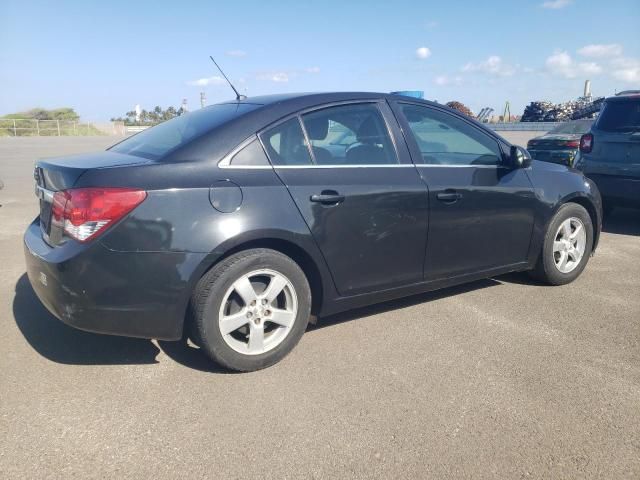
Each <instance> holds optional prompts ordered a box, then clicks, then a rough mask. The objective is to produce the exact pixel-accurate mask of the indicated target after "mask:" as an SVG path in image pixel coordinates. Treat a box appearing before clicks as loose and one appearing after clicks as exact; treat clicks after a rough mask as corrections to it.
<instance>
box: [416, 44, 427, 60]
mask: <svg viewBox="0 0 640 480" xmlns="http://www.w3.org/2000/svg"><path fill="white" fill-rule="evenodd" d="M430 56H431V50H429V49H428V48H427V47H420V48H418V49H417V50H416V58H419V59H420V60H425V59H427V58H429V57H430Z"/></svg>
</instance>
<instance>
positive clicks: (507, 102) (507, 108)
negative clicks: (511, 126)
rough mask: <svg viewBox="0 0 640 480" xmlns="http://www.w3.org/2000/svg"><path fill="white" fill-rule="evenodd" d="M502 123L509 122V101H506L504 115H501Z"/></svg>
mask: <svg viewBox="0 0 640 480" xmlns="http://www.w3.org/2000/svg"><path fill="white" fill-rule="evenodd" d="M507 115H508V116H507ZM502 121H503V122H510V121H511V106H510V105H509V100H507V101H506V103H505V104H504V113H503V114H502Z"/></svg>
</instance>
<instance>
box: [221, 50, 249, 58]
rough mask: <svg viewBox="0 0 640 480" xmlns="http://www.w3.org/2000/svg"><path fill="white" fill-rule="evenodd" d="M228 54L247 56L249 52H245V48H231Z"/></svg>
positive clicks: (230, 55) (231, 55)
mask: <svg viewBox="0 0 640 480" xmlns="http://www.w3.org/2000/svg"><path fill="white" fill-rule="evenodd" d="M226 54H227V55H228V56H229V57H246V56H247V52H245V51H244V50H229V51H228V52H226Z"/></svg>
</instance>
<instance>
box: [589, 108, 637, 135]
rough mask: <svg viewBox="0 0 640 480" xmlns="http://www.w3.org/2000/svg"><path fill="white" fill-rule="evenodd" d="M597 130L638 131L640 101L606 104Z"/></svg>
mask: <svg viewBox="0 0 640 480" xmlns="http://www.w3.org/2000/svg"><path fill="white" fill-rule="evenodd" d="M598 129H599V130H602V131H604V132H637V131H640V100H630V101H624V102H621V101H613V102H606V103H605V104H604V108H603V110H602V113H601V114H600V117H599V118H598Z"/></svg>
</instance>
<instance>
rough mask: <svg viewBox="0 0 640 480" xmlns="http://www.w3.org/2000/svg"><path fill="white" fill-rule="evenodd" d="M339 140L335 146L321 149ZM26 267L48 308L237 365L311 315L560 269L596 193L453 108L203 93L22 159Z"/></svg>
mask: <svg viewBox="0 0 640 480" xmlns="http://www.w3.org/2000/svg"><path fill="white" fill-rule="evenodd" d="M337 143H339V144H340V148H336V147H335V145H336V144H337ZM35 178H36V182H37V189H36V190H37V193H38V196H39V199H40V216H39V218H37V219H36V220H34V222H33V223H32V224H31V225H30V226H29V227H28V229H27V232H26V233H25V255H26V260H27V271H28V275H29V280H30V282H31V284H32V285H33V288H34V289H35V291H36V293H37V295H38V297H39V298H40V299H41V300H42V302H43V303H44V304H45V305H46V306H47V308H48V309H49V310H50V311H51V312H53V314H54V315H56V316H57V317H58V318H60V319H61V320H62V321H64V322H66V323H68V324H70V325H72V326H75V327H78V328H82V329H85V330H90V331H94V332H102V333H111V334H119V335H130V336H138V337H149V338H159V339H170V340H178V339H180V338H183V333H184V332H189V333H190V334H191V337H192V338H193V339H194V341H195V342H196V343H197V344H198V345H200V347H201V348H202V349H203V350H204V351H205V352H206V353H207V354H208V355H210V356H211V358H213V359H214V360H215V361H217V362H219V363H220V364H222V365H224V366H226V367H229V368H231V369H235V370H242V371H247V370H255V369H259V368H263V367H266V366H268V365H271V364H273V363H275V362H277V361H278V360H280V359H281V358H282V357H284V356H285V355H286V354H287V353H288V352H289V351H290V350H291V349H292V348H293V347H294V345H295V344H296V343H297V342H298V340H299V339H300V337H301V336H302V334H303V332H304V331H305V329H306V327H307V323H308V320H309V316H310V314H314V315H317V316H324V315H329V314H333V313H336V312H339V311H343V310H347V309H351V308H355V307H359V306H363V305H367V304H371V303H375V302H383V301H386V300H389V299H393V298H396V297H400V296H405V295H411V294H415V293H418V292H423V291H426V290H433V289H437V288H442V287H446V286H450V285H455V284H459V283H463V282H469V281H473V280H477V279H481V278H485V277H490V276H494V275H499V274H503V273H507V272H512V271H531V272H532V273H533V274H534V275H536V276H537V277H538V278H540V279H542V280H544V281H546V282H548V283H551V284H556V285H559V284H564V283H568V282H571V281H572V280H574V279H575V278H576V277H577V276H578V275H579V274H580V273H581V272H582V270H583V269H584V267H585V265H586V263H587V261H588V258H589V256H590V255H591V253H592V252H593V250H594V249H595V247H596V245H597V243H598V237H599V233H600V225H601V205H600V196H599V194H598V190H597V188H596V187H595V186H594V184H592V183H591V182H590V181H589V180H587V179H586V178H585V177H584V176H583V175H582V174H581V173H579V172H577V171H575V170H571V169H569V168H568V167H566V166H564V165H556V164H550V163H544V162H537V161H531V159H530V158H529V157H528V156H527V152H526V150H524V149H521V148H519V147H515V146H512V145H510V144H509V143H507V142H506V141H505V140H504V139H502V138H501V137H499V136H497V135H496V134H495V133H494V132H493V131H491V130H489V129H486V128H485V127H484V126H482V125H481V124H479V123H477V122H475V121H474V120H472V119H470V118H469V117H467V116H464V115H461V114H458V113H457V112H455V111H453V110H450V109H448V108H446V107H443V106H441V105H438V104H434V103H430V102H426V101H422V100H418V99H415V98H409V97H401V96H395V95H386V94H373V93H327V94H307V95H280V96H269V97H256V98H250V99H244V100H238V101H233V102H229V103H223V104H219V105H213V106H210V107H207V108H203V109H201V110H198V111H195V112H193V113H190V114H187V115H183V116H181V117H178V118H176V119H174V120H170V121H168V122H165V123H163V124H160V125H158V126H156V127H154V128H151V129H149V130H146V131H144V132H142V133H139V134H138V135H135V136H133V137H130V138H128V139H126V140H124V141H123V142H121V143H119V144H117V145H115V146H113V147H111V148H110V149H108V150H107V151H105V152H99V153H95V154H90V155H79V156H75V157H67V158H58V159H51V160H43V161H39V162H38V163H37V165H36V170H35Z"/></svg>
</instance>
